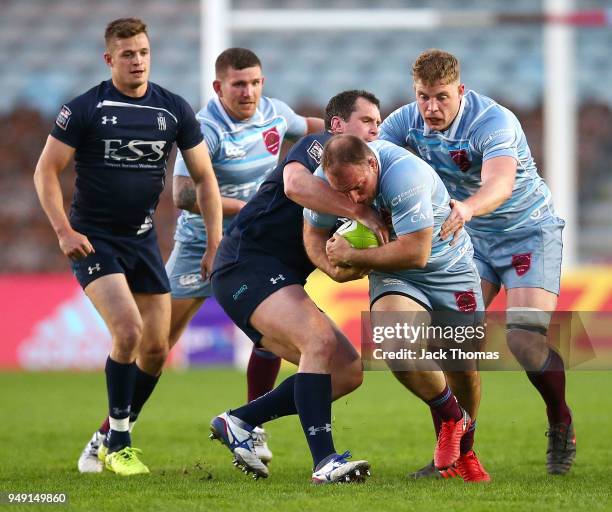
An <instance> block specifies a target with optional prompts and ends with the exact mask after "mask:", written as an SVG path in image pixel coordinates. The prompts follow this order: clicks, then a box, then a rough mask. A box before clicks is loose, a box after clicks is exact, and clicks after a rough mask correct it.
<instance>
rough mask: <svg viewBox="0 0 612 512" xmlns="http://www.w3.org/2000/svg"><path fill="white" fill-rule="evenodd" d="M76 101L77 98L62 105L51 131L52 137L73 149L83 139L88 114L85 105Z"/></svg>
mask: <svg viewBox="0 0 612 512" xmlns="http://www.w3.org/2000/svg"><path fill="white" fill-rule="evenodd" d="M78 100H79V98H77V99H74V100H72V101H71V102H69V103H66V104H64V105H62V108H61V109H60V111H59V113H58V114H57V117H56V118H55V123H54V125H53V128H52V129H51V135H52V136H53V137H55V138H56V139H57V140H59V141H61V142H63V143H64V144H68V145H69V146H71V147H73V148H75V149H76V148H78V147H79V146H80V145H81V142H82V140H83V139H84V137H85V131H86V127H87V122H86V118H87V112H88V109H87V105H86V103H85V102H82V101H78Z"/></svg>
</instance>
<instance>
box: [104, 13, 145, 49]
mask: <svg viewBox="0 0 612 512" xmlns="http://www.w3.org/2000/svg"><path fill="white" fill-rule="evenodd" d="M138 34H144V35H146V36H147V37H149V34H147V26H146V25H145V23H144V21H142V20H141V19H138V18H119V19H117V20H113V21H111V22H110V23H109V24H108V25H106V31H105V32H104V41H105V42H106V46H107V47H108V45H109V44H110V42H111V40H112V39H115V38H117V39H128V38H129V37H134V36H137V35H138Z"/></svg>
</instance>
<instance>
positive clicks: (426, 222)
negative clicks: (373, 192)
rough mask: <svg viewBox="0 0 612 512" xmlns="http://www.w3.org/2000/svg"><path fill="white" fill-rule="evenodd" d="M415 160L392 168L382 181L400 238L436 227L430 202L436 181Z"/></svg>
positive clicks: (384, 193) (403, 161)
mask: <svg viewBox="0 0 612 512" xmlns="http://www.w3.org/2000/svg"><path fill="white" fill-rule="evenodd" d="M424 165H427V164H423V165H421V163H420V162H416V161H415V160H413V159H405V160H401V161H399V162H397V163H395V164H394V165H393V166H391V167H390V168H389V169H388V170H387V172H386V173H385V174H384V176H383V177H382V179H381V184H380V187H381V193H382V195H383V198H384V200H385V203H386V204H387V207H388V208H389V209H390V210H391V219H392V222H393V229H394V231H395V234H396V235H397V236H401V235H406V234H408V233H414V232H416V231H421V230H422V229H426V228H429V227H432V226H433V225H434V216H433V205H432V201H431V197H432V192H433V190H432V188H433V186H434V181H433V177H432V175H431V174H430V173H429V172H428V170H427V169H426V168H425V167H424Z"/></svg>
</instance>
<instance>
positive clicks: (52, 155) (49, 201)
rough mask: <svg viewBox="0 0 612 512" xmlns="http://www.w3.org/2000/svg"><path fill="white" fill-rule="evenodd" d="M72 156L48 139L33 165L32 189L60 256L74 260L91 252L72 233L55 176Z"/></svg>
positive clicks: (80, 237)
mask: <svg viewBox="0 0 612 512" xmlns="http://www.w3.org/2000/svg"><path fill="white" fill-rule="evenodd" d="M74 152H75V150H74V148H73V147H71V146H69V145H68V144H64V143H63V142H61V141H59V140H58V139H56V138H55V137H53V136H52V135H49V136H48V137H47V142H46V144H45V147H44V148H43V150H42V153H41V155H40V158H39V159H38V163H37V164H36V170H35V172H34V186H35V187H36V193H37V194H38V200H39V201H40V204H41V205H42V208H43V210H44V211H45V213H46V215H47V218H48V219H49V222H50V223H51V226H52V227H53V229H54V230H55V233H56V235H57V240H58V242H59V245H60V248H61V250H62V252H63V253H64V254H65V255H66V256H68V257H69V258H71V259H74V260H76V259H80V258H84V257H86V256H87V255H88V254H90V253H92V252H94V248H93V246H92V245H91V243H90V242H89V240H88V239H87V237H86V236H85V235H83V234H81V233H78V232H77V231H75V230H74V229H72V227H71V226H70V222H69V221H68V217H67V216H66V212H65V211H64V196H63V194H62V188H61V185H60V180H59V175H60V173H61V172H62V171H63V170H64V169H65V168H66V166H67V165H68V163H69V162H70V160H72V157H73V156H74Z"/></svg>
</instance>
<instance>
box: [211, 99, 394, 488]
mask: <svg viewBox="0 0 612 512" xmlns="http://www.w3.org/2000/svg"><path fill="white" fill-rule="evenodd" d="M379 123H380V112H379V102H378V100H377V99H376V97H375V96H374V95H372V94H371V93H368V92H366V91H345V92H343V93H340V94H338V95H336V96H335V97H333V98H332V99H331V100H330V101H329V103H328V105H327V107H326V111H325V128H326V131H325V132H324V133H320V134H316V135H309V136H306V137H304V138H302V139H301V140H300V141H298V142H297V143H296V145H295V146H294V147H293V148H292V149H291V151H290V152H289V154H288V156H287V157H286V159H285V160H284V161H283V163H282V164H281V165H279V166H278V167H277V168H276V169H275V170H274V172H272V174H270V176H269V177H268V178H267V179H266V181H265V182H264V183H263V184H262V185H261V187H260V189H259V191H258V192H257V193H256V194H255V196H253V198H252V199H251V200H250V201H249V202H248V203H247V204H246V205H245V207H244V208H243V209H242V210H241V211H240V213H239V214H238V216H237V217H236V219H234V222H233V223H232V224H231V225H230V226H229V228H228V229H227V231H226V234H225V236H224V238H223V241H222V242H221V246H220V252H219V254H218V257H217V258H216V260H215V265H214V272H213V274H212V278H211V281H212V286H213V293H214V296H215V298H216V299H217V301H218V302H219V304H220V305H221V306H222V307H223V309H224V310H225V311H226V313H227V314H228V315H229V316H230V317H231V318H232V320H233V321H234V322H235V323H236V325H238V326H239V327H240V328H241V329H242V330H243V331H244V332H245V333H246V334H247V335H248V336H249V338H251V340H252V341H253V342H254V343H255V345H256V346H258V347H263V348H265V349H267V350H270V351H271V352H273V353H275V354H277V355H278V356H280V357H282V358H284V359H286V360H288V361H290V362H293V363H295V364H296V365H298V372H297V373H296V374H294V375H292V376H291V377H289V378H288V379H286V380H284V381H283V382H281V383H280V384H279V385H278V386H277V387H276V388H274V389H273V390H272V391H270V392H269V393H267V394H265V395H264V396H262V397H260V398H258V399H256V400H253V401H252V402H249V403H247V404H245V405H243V406H242V407H238V408H232V409H231V410H228V411H226V412H225V413H222V414H220V415H219V416H217V417H215V418H213V420H212V422H211V430H212V434H211V435H212V437H214V438H218V439H220V440H221V441H222V442H223V443H224V444H225V445H227V446H228V448H229V449H230V450H231V451H232V453H233V454H234V457H235V464H237V465H239V466H241V467H243V469H244V470H245V471H247V472H252V473H253V474H254V476H256V477H267V476H268V474H269V472H268V468H267V467H266V466H265V465H264V464H263V463H262V462H261V461H260V460H259V458H258V457H257V455H256V453H255V451H254V448H253V441H252V429H253V426H254V425H259V424H262V423H265V422H267V421H270V420H272V419H275V418H279V417H281V416H287V415H291V414H298V415H299V417H300V421H301V424H302V428H303V431H304V435H305V437H306V440H307V442H308V446H309V448H310V451H311V454H312V459H313V472H312V480H313V482H316V483H331V482H339V481H346V480H349V481H353V480H361V479H363V478H365V476H366V474H367V471H368V468H369V463H368V462H366V461H363V460H359V461H349V460H348V459H349V457H350V453H349V452H344V453H338V452H336V449H335V447H334V444H333V439H332V425H331V402H332V400H334V399H336V398H338V397H340V396H343V395H345V394H347V393H349V392H351V391H352V390H354V389H355V388H357V387H358V386H359V385H360V384H361V382H362V378H363V376H362V368H361V359H360V358H359V355H358V353H357V352H356V350H355V349H354V347H353V346H352V345H351V343H350V342H349V340H348V339H347V338H346V337H345V336H344V335H343V334H342V333H341V332H340V331H339V329H338V328H337V327H336V326H335V325H334V324H333V323H332V321H331V320H330V319H329V318H328V317H327V316H326V315H325V314H324V313H322V312H321V311H320V310H319V309H318V308H317V306H316V305H315V303H314V302H313V301H312V300H311V299H310V297H308V295H307V294H306V292H305V290H304V284H305V283H306V278H307V277H308V275H309V274H310V273H311V272H312V271H313V270H314V268H315V267H314V265H313V264H312V263H311V262H310V260H309V259H308V256H307V255H306V253H305V251H304V245H303V241H302V227H303V216H302V206H309V207H311V208H317V209H318V210H321V211H323V212H327V213H334V214H337V215H339V216H346V217H351V218H355V219H358V220H360V221H361V222H363V223H364V224H366V225H368V226H371V227H372V228H374V230H375V231H376V232H377V234H378V235H379V237H380V238H381V239H382V240H386V239H387V233H386V230H385V227H384V223H383V222H382V221H381V220H380V219H379V218H378V217H377V215H376V214H375V212H374V211H373V210H371V209H370V208H368V207H365V206H363V205H356V204H354V203H352V202H351V201H349V200H348V198H347V197H346V196H344V195H342V194H338V193H336V192H334V191H333V190H332V189H331V188H329V187H328V186H327V185H326V184H325V183H324V182H323V181H322V180H320V179H318V178H315V177H313V176H312V172H313V171H314V170H315V169H316V167H317V166H318V165H319V163H320V158H321V154H322V151H323V145H324V144H325V141H326V140H327V139H329V138H330V137H331V136H332V134H336V133H352V134H354V135H356V136H358V137H360V138H362V139H364V140H374V139H376V137H377V136H378V125H379ZM333 274H334V276H335V278H336V279H338V280H347V279H352V278H354V276H355V273H354V271H352V270H351V269H343V268H339V267H335V268H334V269H333ZM358 274H359V275H362V272H361V271H359V273H358Z"/></svg>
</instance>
